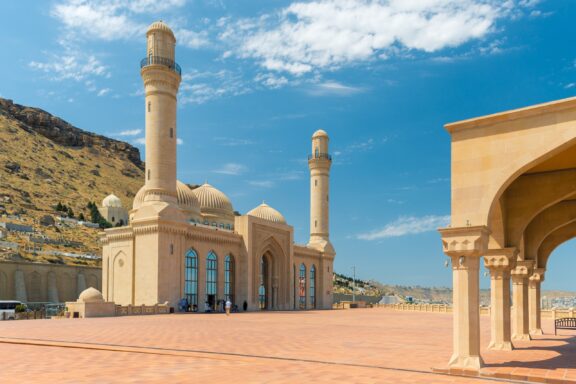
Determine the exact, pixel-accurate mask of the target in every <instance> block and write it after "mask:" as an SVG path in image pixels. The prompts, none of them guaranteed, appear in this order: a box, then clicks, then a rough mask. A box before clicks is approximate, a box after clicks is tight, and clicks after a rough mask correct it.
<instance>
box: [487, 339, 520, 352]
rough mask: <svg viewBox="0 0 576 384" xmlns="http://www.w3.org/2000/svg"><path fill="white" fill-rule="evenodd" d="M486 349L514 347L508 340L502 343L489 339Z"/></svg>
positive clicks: (494, 349)
mask: <svg viewBox="0 0 576 384" xmlns="http://www.w3.org/2000/svg"><path fill="white" fill-rule="evenodd" d="M488 349H491V350H493V351H512V350H513V349H514V347H513V346H512V343H511V342H510V341H505V342H502V343H496V342H495V341H491V342H490V344H489V345H488Z"/></svg>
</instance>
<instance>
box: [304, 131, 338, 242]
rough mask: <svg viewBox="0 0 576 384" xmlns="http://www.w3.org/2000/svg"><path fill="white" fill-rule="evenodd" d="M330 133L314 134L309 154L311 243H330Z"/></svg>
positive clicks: (319, 132)
mask: <svg viewBox="0 0 576 384" xmlns="http://www.w3.org/2000/svg"><path fill="white" fill-rule="evenodd" d="M328 141H329V138H328V134H327V133H326V132H325V131H323V130H321V129H320V130H318V131H316V132H315V133H314V135H313V136H312V154H311V155H309V156H308V167H309V168H310V242H309V245H314V244H317V245H326V244H329V243H330V228H329V211H330V210H329V203H330V196H329V190H330V188H329V187H330V166H331V165H332V156H331V155H330V153H329V152H328Z"/></svg>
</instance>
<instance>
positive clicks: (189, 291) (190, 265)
mask: <svg viewBox="0 0 576 384" xmlns="http://www.w3.org/2000/svg"><path fill="white" fill-rule="evenodd" d="M184 280H185V281H184V295H186V298H187V299H188V304H190V305H198V255H196V252H195V251H194V250H192V249H191V250H189V251H188V252H187V253H186V275H185V278H184Z"/></svg>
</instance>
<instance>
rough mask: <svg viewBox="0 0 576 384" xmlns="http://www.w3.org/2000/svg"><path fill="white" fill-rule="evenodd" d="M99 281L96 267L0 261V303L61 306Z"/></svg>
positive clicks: (99, 276) (97, 285) (100, 273)
mask: <svg viewBox="0 0 576 384" xmlns="http://www.w3.org/2000/svg"><path fill="white" fill-rule="evenodd" d="M101 281H102V270H101V268H100V267H79V266H68V265H58V264H41V263H29V262H16V261H0V300H20V301H22V302H53V303H61V302H65V301H70V300H75V299H76V298H77V297H78V295H79V294H80V293H81V292H82V291H83V290H85V289H86V288H88V287H94V288H96V289H101Z"/></svg>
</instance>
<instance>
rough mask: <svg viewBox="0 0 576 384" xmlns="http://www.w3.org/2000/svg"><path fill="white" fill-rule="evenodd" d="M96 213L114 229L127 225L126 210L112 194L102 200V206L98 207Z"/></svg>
mask: <svg viewBox="0 0 576 384" xmlns="http://www.w3.org/2000/svg"><path fill="white" fill-rule="evenodd" d="M98 211H99V212H100V214H101V215H102V217H103V218H105V219H106V221H108V222H109V223H110V224H112V225H113V226H114V227H115V226H117V225H118V226H123V225H127V224H128V210H127V209H126V208H124V207H123V206H122V201H121V200H120V199H119V198H118V197H117V196H115V195H114V194H111V195H108V196H106V197H105V198H104V200H102V206H101V207H98Z"/></svg>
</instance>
